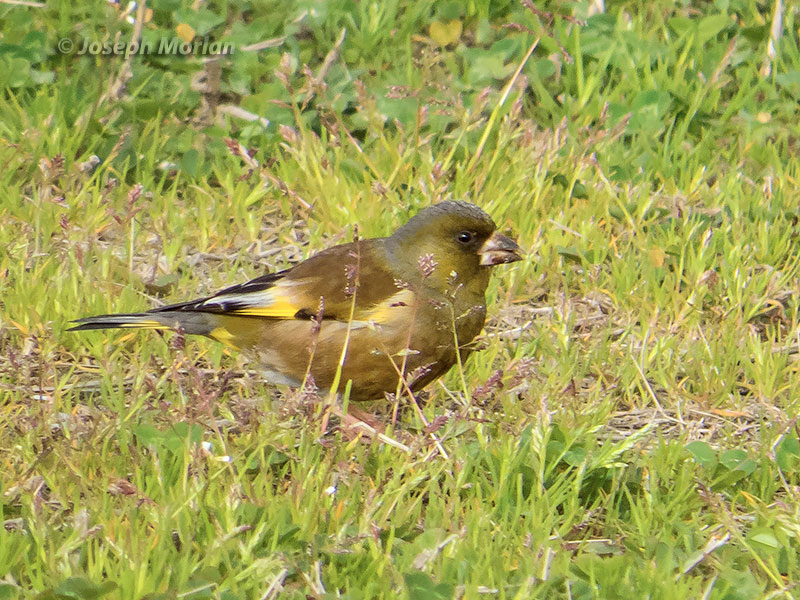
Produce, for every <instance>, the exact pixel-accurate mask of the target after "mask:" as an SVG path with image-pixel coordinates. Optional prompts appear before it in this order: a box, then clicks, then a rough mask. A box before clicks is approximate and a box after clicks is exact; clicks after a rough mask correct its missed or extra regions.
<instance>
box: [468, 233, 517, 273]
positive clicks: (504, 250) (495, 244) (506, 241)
mask: <svg viewBox="0 0 800 600" xmlns="http://www.w3.org/2000/svg"><path fill="white" fill-rule="evenodd" d="M478 256H480V257H481V261H480V264H481V265H483V266H487V267H491V266H494V265H502V264H504V263H511V262H516V261H518V260H522V249H521V248H520V247H519V246H518V245H517V242H515V241H514V240H512V239H511V238H510V237H507V236H505V235H501V234H499V233H497V232H495V233H493V234H492V237H490V238H489V239H488V240H486V241H485V242H484V243H483V246H481V249H480V250H478Z"/></svg>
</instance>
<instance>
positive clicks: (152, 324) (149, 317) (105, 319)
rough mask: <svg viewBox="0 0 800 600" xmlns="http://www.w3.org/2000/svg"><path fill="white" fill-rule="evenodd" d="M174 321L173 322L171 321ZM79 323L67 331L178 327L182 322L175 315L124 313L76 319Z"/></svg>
mask: <svg viewBox="0 0 800 600" xmlns="http://www.w3.org/2000/svg"><path fill="white" fill-rule="evenodd" d="M170 321H172V322H170ZM73 323H78V325H76V326H75V327H71V328H70V329H68V330H67V331H90V330H92V329H116V328H122V329H177V328H178V327H180V323H179V322H178V321H177V320H176V319H175V318H174V317H173V318H172V319H169V320H167V319H164V318H163V317H161V315H157V314H153V313H146V312H144V313H123V314H118V315H97V316H94V317H84V318H82V319H76V320H75V321H73Z"/></svg>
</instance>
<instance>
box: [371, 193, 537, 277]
mask: <svg viewBox="0 0 800 600" xmlns="http://www.w3.org/2000/svg"><path fill="white" fill-rule="evenodd" d="M496 230H497V226H496V225H495V224H494V221H492V218H491V217H490V216H489V215H488V214H486V212H484V211H483V210H482V209H480V208H479V207H477V206H475V205H474V204H470V203H469V202H457V201H448V202H440V203H439V204H434V205H433V206H429V207H427V208H424V209H422V210H421V211H419V212H418V213H417V214H416V215H414V216H413V217H412V218H411V219H410V220H409V221H408V223H406V224H405V225H403V227H401V228H400V229H398V230H397V231H396V232H395V233H394V235H392V236H391V237H390V238H388V240H387V242H388V244H389V246H390V249H391V252H392V254H393V255H394V257H395V260H397V261H398V262H400V263H402V264H403V266H404V268H405V270H409V273H410V272H411V270H413V269H416V270H417V272H418V273H420V274H421V275H422V276H423V277H424V278H429V279H431V280H433V281H435V282H441V283H443V284H444V283H446V282H447V281H451V280H452V279H453V273H455V274H456V280H457V281H460V282H464V281H471V280H480V281H488V271H489V269H488V268H489V267H492V266H495V265H499V264H504V263H510V262H514V261H518V260H521V259H522V256H521V252H522V251H521V249H520V247H519V246H518V245H517V243H516V242H515V241H514V240H512V239H511V238H509V237H506V236H504V235H501V234H500V233H498V232H497V231H496ZM484 287H485V284H484Z"/></svg>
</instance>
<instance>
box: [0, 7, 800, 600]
mask: <svg viewBox="0 0 800 600" xmlns="http://www.w3.org/2000/svg"><path fill="white" fill-rule="evenodd" d="M797 15H798V9H797V7H796V6H794V5H792V4H791V3H785V4H784V3H781V2H756V1H755V0H729V1H728V0H726V1H718V2H714V3H697V4H696V5H695V4H689V3H673V2H668V1H659V2H653V3H646V4H640V3H625V2H622V3H611V2H609V3H608V4H607V6H603V3H602V2H569V3H567V2H544V3H539V4H537V5H536V6H533V5H532V4H530V3H528V2H522V3H521V4H520V3H516V2H491V3H490V2H488V1H487V0H484V1H476V2H470V3H460V2H432V1H419V2H413V1H408V0H389V1H387V2H382V3H379V2H349V1H345V0H340V1H332V2H311V1H301V2H295V1H289V0H286V1H283V0H277V1H276V2H273V3H271V4H269V5H268V6H255V4H254V3H250V2H246V1H244V0H230V1H227V2H201V1H195V2H189V1H188V0H162V1H160V2H155V1H153V2H148V3H141V2H140V3H139V4H138V5H134V4H130V5H127V6H122V5H117V4H114V3H99V2H98V3H86V4H83V5H74V4H70V3H48V4H47V6H45V5H43V4H41V5H40V4H39V3H36V2H25V3H23V2H13V3H12V2H10V1H9V0H3V1H2V2H0V19H1V20H2V21H3V22H4V24H6V25H7V27H3V28H2V31H0V82H2V86H3V90H2V95H3V101H2V102H0V161H2V163H3V165H4V168H3V170H2V171H0V197H1V198H2V201H0V248H2V250H0V456H2V469H0V514H1V515H2V520H3V522H4V527H3V528H0V598H15V597H22V598H33V597H39V598H64V597H68V598H96V597H100V596H104V595H107V596H108V597H120V598H126V599H127V598H130V599H137V600H138V599H140V598H145V597H147V598H162V597H163V598H175V597H188V598H225V599H226V600H227V599H234V598H265V599H266V598H278V597H280V598H328V597H330V598H336V597H342V598H395V597H408V598H411V599H413V600H417V599H422V598H520V599H523V598H617V597H627V598H631V597H633V598H715V599H722V598H725V599H735V598H742V599H746V598H792V597H796V596H797V594H798V593H800V592H798V588H797V582H798V577H800V561H798V559H797V555H798V550H799V549H800V542H798V536H800V525H798V523H800V502H798V495H799V494H800V487H798V475H797V468H798V464H800V463H799V462H798V459H800V442H798V435H799V434H800V429H798V426H797V414H798V406H799V405H800V397H799V396H798V394H797V390H798V389H799V386H800V373H798V368H797V354H798V348H799V346H798V331H800V315H799V314H798V301H797V291H798V252H797V251H796V243H797V236H798V232H799V231H800V229H799V228H798V222H799V220H800V210H798V201H797V198H798V194H797V189H798V161H797V156H798V139H800V138H798V133H799V129H800V125H798V121H797V103H798V100H800V47H799V45H798V22H797ZM206 42H208V43H206ZM217 42H219V43H222V42H226V43H230V44H231V46H230V48H231V51H230V52H227V53H226V54H222V55H220V54H215V53H216V52H218V51H219V50H220V48H219V44H216V43H217ZM181 44H188V46H182V45H181ZM215 44H216V45H215ZM84 46H86V47H87V48H89V50H87V52H86V53H85V54H78V53H79V52H81V49H82V48H83V47H84ZM148 48H149V49H148ZM182 48H183V49H184V50H186V52H185V53H184V52H183V51H182V50H181V49H182ZM215 48H216V49H215ZM145 49H148V50H145ZM154 49H158V50H154ZM126 53H127V56H126ZM443 199H464V200H469V201H471V202H475V203H477V204H479V205H480V206H482V207H483V208H484V209H485V210H486V211H487V212H489V213H490V214H491V215H492V216H493V217H494V219H495V220H496V222H497V223H498V225H499V227H500V229H501V230H502V231H503V232H504V233H513V235H514V236H515V237H516V238H517V239H518V240H519V242H520V244H521V245H522V246H523V248H524V249H525V251H526V252H527V257H526V259H525V260H524V261H522V262H520V263H515V264H514V265H507V266H502V267H499V268H497V269H496V270H495V276H494V278H493V280H492V283H491V286H490V289H489V294H488V301H489V313H490V315H491V317H490V320H489V322H488V323H487V326H486V329H485V331H484V333H483V334H482V336H481V340H480V345H481V347H482V350H481V351H480V352H478V353H475V354H474V355H473V356H472V357H470V359H469V361H468V362H467V363H466V365H465V366H464V368H463V369H458V368H456V369H454V370H453V371H451V373H449V374H448V376H447V377H446V378H444V379H442V380H441V381H439V382H437V383H435V384H433V385H431V386H429V388H428V390H427V398H424V399H422V400H424V402H422V403H421V408H422V413H423V415H424V421H423V419H422V417H420V415H419V414H418V413H417V412H416V411H415V410H413V409H412V407H411V406H410V405H409V402H408V401H407V400H406V399H401V400H399V401H398V402H397V403H396V404H392V403H391V402H390V401H388V400H387V401H386V402H376V403H373V404H372V405H368V406H359V407H358V408H360V409H361V410H364V411H368V412H369V413H371V414H372V415H374V416H375V418H376V419H377V421H378V422H380V423H383V424H385V426H386V430H385V431H384V433H383V434H382V437H376V436H375V435H372V434H369V433H364V432H362V433H361V434H358V433H357V431H354V430H350V429H348V427H347V425H348V424H349V423H350V422H351V421H350V419H349V418H348V417H344V418H341V417H337V416H336V415H329V414H328V412H327V411H326V410H325V407H326V406H327V405H326V402H325V399H319V398H316V397H315V396H314V395H313V394H309V393H307V392H302V391H300V392H298V391H296V390H291V389H288V388H283V387H275V386H273V385H270V384H269V383H268V382H266V381H265V380H264V378H263V376H262V374H261V373H260V372H259V369H258V365H257V364H256V363H254V362H253V361H252V360H251V359H249V358H248V357H247V356H244V355H241V354H237V353H235V352H232V351H230V350H227V349H225V348H224V347H222V346H221V345H219V344H216V343H214V342H212V341H210V340H205V339H200V340H197V339H192V338H187V339H183V338H182V337H181V336H174V335H161V334H158V333H153V332H87V333H80V334H76V333H69V332H67V331H66V330H67V329H68V328H69V326H70V325H69V321H70V320H71V319H74V318H77V317H81V316H85V315H90V314H98V313H108V312H124V311H137V310H144V309H147V308H149V307H152V306H157V305H159V304H162V303H166V302H176V301H181V300H185V299H191V298H195V297H199V296H202V295H204V294H207V293H210V292H213V291H215V290H217V289H219V288H222V287H224V286H227V285H230V284H233V283H239V282H242V281H245V280H246V279H248V278H251V277H254V276H257V275H259V274H262V273H264V272H265V271H272V270H278V269H282V268H285V267H287V266H289V265H291V264H294V263H296V262H298V261H299V260H302V259H303V258H305V257H307V256H309V255H310V254H312V253H314V252H315V251H318V250H320V249H322V248H325V247H328V246H331V245H334V244H336V243H340V242H344V241H349V240H350V239H352V236H353V235H354V230H355V226H356V225H357V226H358V232H359V235H362V236H366V237H371V236H377V235H385V234H387V233H389V232H391V231H393V230H394V229H395V228H396V227H398V226H399V225H400V224H402V223H403V222H405V220H406V219H407V218H408V217H409V216H410V215H411V214H413V213H415V212H416V211H417V210H418V209H419V208H420V207H422V206H426V205H428V204H431V203H434V202H437V201H440V200H443ZM37 595H38V596H37Z"/></svg>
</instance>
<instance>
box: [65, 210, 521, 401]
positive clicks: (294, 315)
mask: <svg viewBox="0 0 800 600" xmlns="http://www.w3.org/2000/svg"><path fill="white" fill-rule="evenodd" d="M495 230H496V227H495V224H494V222H493V221H492V219H491V218H490V217H489V215H487V214H486V213H485V212H484V211H483V210H481V209H480V208H478V207H477V206H475V205H473V204H469V203H466V202H441V203H439V204H436V205H433V206H430V207H428V208H425V209H423V210H421V211H420V212H419V213H418V214H417V215H415V216H414V217H413V218H411V219H410V220H409V221H408V223H406V224H405V225H404V226H403V227H401V228H400V229H398V230H397V231H396V232H395V233H394V234H393V235H391V236H389V237H385V238H374V239H367V240H360V241H356V242H352V243H349V244H343V245H340V246H335V247H333V248H330V249H328V250H324V251H322V252H320V253H319V254H316V255H314V256H312V257H311V258H309V259H307V260H305V261H303V262H301V263H299V264H297V265H295V266H294V267H292V268H290V269H287V270H285V271H281V272H279V273H271V274H267V275H264V276H262V277H258V278H256V279H253V280H252V281H249V282H247V283H243V284H241V285H236V286H233V287H230V288H227V289H225V290H222V291H221V292H219V293H217V294H215V295H213V296H210V297H208V298H202V299H199V300H193V301H191V302H184V303H181V304H174V305H170V306H164V307H161V308H156V309H153V310H150V311H147V312H143V313H131V314H119V315H100V316H95V317H88V318H84V319H79V320H78V321H77V322H78V323H79V325H78V326H76V327H74V328H73V329H72V331H81V330H90V329H106V328H114V327H122V328H144V329H173V330H181V331H183V332H185V333H189V334H198V335H205V336H208V337H210V338H213V339H216V340H219V341H221V342H223V343H225V344H227V345H229V346H232V347H235V348H240V349H243V350H249V351H251V352H252V353H254V354H255V356H256V357H257V359H258V362H259V363H260V364H261V365H262V366H263V368H264V369H265V370H266V374H267V377H268V378H270V379H272V380H274V381H276V382H277V383H286V384H289V385H294V386H298V385H300V384H301V383H302V381H303V380H304V379H305V378H306V376H307V374H309V373H310V375H311V376H312V377H313V380H314V382H315V383H316V385H317V386H319V387H320V388H322V389H328V388H330V387H331V385H332V384H333V382H334V377H335V374H336V372H337V369H338V368H339V364H340V362H341V358H342V353H343V351H344V363H343V365H342V370H341V378H340V382H341V385H340V387H339V391H343V390H344V389H345V384H346V383H347V382H348V380H349V381H352V388H351V393H350V398H351V399H352V400H371V399H376V398H381V397H382V396H383V395H384V393H385V392H395V391H396V390H400V391H403V390H404V387H405V386H406V385H408V386H409V387H410V388H411V389H412V390H417V389H420V388H422V387H423V386H425V385H426V384H428V383H429V382H431V381H433V380H434V379H436V378H437V377H439V376H441V375H443V374H444V373H446V372H447V371H448V370H449V369H450V367H452V366H453V365H454V364H456V363H457V361H458V354H457V353H460V358H461V360H464V359H465V358H466V356H467V355H468V354H469V348H468V345H469V343H470V342H471V341H472V340H473V339H474V338H475V336H476V335H478V333H480V331H481V329H482V328H483V324H484V322H485V319H486V306H485V303H486V299H485V293H486V287H487V285H488V282H489V272H490V269H491V267H492V266H494V265H497V264H502V263H507V262H513V261H516V260H520V250H519V247H518V246H517V244H516V243H515V242H514V241H513V240H511V239H510V238H507V237H505V236H503V235H500V234H498V233H497V232H496V231H495ZM320 316H321V317H322V319H321V320H319V321H318V318H319V317H320ZM456 340H457V344H456ZM345 345H346V348H345ZM457 348H458V350H457ZM400 374H402V375H403V381H404V382H405V383H401V379H400Z"/></svg>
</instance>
